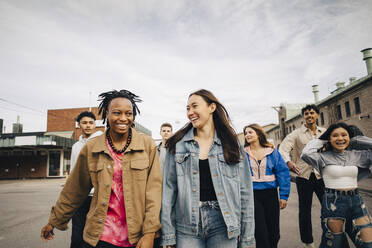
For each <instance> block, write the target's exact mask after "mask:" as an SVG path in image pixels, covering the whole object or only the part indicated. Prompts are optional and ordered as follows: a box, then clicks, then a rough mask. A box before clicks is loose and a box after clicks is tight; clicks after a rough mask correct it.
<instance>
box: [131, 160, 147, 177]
mask: <svg viewBox="0 0 372 248" xmlns="http://www.w3.org/2000/svg"><path fill="white" fill-rule="evenodd" d="M130 168H131V172H132V175H133V179H135V180H146V178H147V173H148V168H149V160H148V159H141V160H133V161H130Z"/></svg>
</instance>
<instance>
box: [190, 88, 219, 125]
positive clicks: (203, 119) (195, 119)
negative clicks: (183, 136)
mask: <svg viewBox="0 0 372 248" xmlns="http://www.w3.org/2000/svg"><path fill="white" fill-rule="evenodd" d="M186 108H187V118H189V120H190V122H191V123H192V125H193V127H194V128H196V129H201V128H203V127H204V126H205V125H207V124H208V125H211V124H212V123H213V112H214V111H215V110H216V104H215V103H211V104H209V105H208V103H207V102H206V101H205V100H204V99H203V97H201V96H199V95H191V96H190V97H189V100H188V102H187V106H186Z"/></svg>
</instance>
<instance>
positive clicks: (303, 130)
mask: <svg viewBox="0 0 372 248" xmlns="http://www.w3.org/2000/svg"><path fill="white" fill-rule="evenodd" d="M301 131H302V132H303V133H306V132H311V131H310V129H308V128H307V127H306V124H303V125H302V126H301ZM315 132H316V133H321V132H322V130H321V129H320V128H319V127H318V125H317V126H316V130H315Z"/></svg>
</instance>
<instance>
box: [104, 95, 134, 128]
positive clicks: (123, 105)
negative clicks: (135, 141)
mask: <svg viewBox="0 0 372 248" xmlns="http://www.w3.org/2000/svg"><path fill="white" fill-rule="evenodd" d="M107 120H108V123H109V124H110V130H111V131H112V132H114V133H116V134H120V135H125V134H126V133H128V131H129V129H130V127H131V126H132V124H133V122H134V116H133V105H132V103H131V102H130V101H129V100H128V99H127V98H123V97H118V98H114V99H112V100H111V102H110V105H109V107H108V113H107Z"/></svg>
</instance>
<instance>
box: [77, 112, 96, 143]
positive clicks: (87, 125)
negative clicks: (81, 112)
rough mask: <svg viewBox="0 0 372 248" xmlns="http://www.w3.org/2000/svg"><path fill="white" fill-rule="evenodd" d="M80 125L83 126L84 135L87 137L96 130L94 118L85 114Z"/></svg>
mask: <svg viewBox="0 0 372 248" xmlns="http://www.w3.org/2000/svg"><path fill="white" fill-rule="evenodd" d="M79 127H80V128H81V131H82V133H83V136H84V137H85V138H87V137H89V136H90V135H91V134H92V133H93V132H94V129H95V128H96V122H95V120H94V119H93V118H91V117H88V116H84V117H83V118H81V119H80V121H79Z"/></svg>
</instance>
